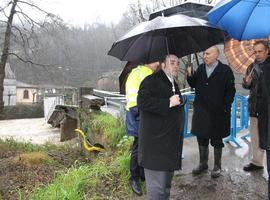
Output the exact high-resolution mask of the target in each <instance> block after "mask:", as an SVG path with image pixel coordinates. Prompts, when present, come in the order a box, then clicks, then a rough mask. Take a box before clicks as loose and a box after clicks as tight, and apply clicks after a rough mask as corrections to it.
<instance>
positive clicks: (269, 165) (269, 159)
mask: <svg viewBox="0 0 270 200" xmlns="http://www.w3.org/2000/svg"><path fill="white" fill-rule="evenodd" d="M266 162H267V173H268V199H270V150H266Z"/></svg>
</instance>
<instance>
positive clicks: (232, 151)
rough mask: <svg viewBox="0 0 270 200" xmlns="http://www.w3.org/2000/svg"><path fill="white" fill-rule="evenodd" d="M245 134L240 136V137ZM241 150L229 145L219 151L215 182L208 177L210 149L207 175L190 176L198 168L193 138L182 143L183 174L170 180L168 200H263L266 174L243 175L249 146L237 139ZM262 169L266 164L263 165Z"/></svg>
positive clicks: (210, 167)
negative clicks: (218, 175)
mask: <svg viewBox="0 0 270 200" xmlns="http://www.w3.org/2000/svg"><path fill="white" fill-rule="evenodd" d="M243 134H245V133H242V134H241V133H240V134H239V135H238V136H239V137H240V136H241V135H243ZM239 142H240V144H241V146H242V148H235V147H234V146H233V145H231V144H227V143H226V145H225V148H224V149H223V159H222V167H223V172H222V176H221V177H219V178H217V179H212V178H211V177H210V171H211V169H212V168H213V149H212V148H210V153H209V156H210V158H209V171H208V173H204V174H202V175H199V176H193V175H192V174H191V171H192V169H193V168H194V167H195V166H196V165H197V164H198V159H199V158H198V149H197V144H196V140H195V138H194V137H193V138H188V139H185V145H184V160H183V170H182V172H181V173H180V175H179V176H175V177H174V181H173V186H172V190H171V199H175V200H177V199H179V200H180V199H181V200H266V199H268V197H267V188H268V185H267V171H266V167H265V169H264V170H259V171H256V172H252V173H247V172H245V171H243V169H242V168H243V166H244V165H245V164H247V163H248V161H249V159H250V156H251V155H250V152H249V148H250V143H249V141H248V140H243V139H239ZM265 166H266V164H265Z"/></svg>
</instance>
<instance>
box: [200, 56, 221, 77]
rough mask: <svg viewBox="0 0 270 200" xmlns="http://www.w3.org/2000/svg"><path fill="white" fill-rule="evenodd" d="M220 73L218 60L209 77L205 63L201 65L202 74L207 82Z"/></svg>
mask: <svg viewBox="0 0 270 200" xmlns="http://www.w3.org/2000/svg"><path fill="white" fill-rule="evenodd" d="M220 71H221V62H220V61H219V60H218V65H217V66H216V68H215V69H214V71H213V72H212V74H211V75H210V76H209V77H207V74H206V65H205V63H204V64H203V72H204V73H203V74H204V78H205V79H208V80H209V79H211V78H212V77H214V76H216V75H217V74H218V73H219V72H220Z"/></svg>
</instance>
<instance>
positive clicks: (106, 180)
mask: <svg viewBox="0 0 270 200" xmlns="http://www.w3.org/2000/svg"><path fill="white" fill-rule="evenodd" d="M129 157H130V156H129V154H128V153H126V154H122V155H117V156H116V155H115V156H113V157H111V156H110V157H103V158H102V159H100V160H98V161H97V162H96V163H95V164H93V165H92V166H89V165H82V166H76V165H75V166H73V167H72V168H70V169H69V170H68V171H67V173H61V174H59V175H58V176H57V177H56V179H55V180H54V181H53V182H52V183H51V184H49V185H48V186H46V187H39V188H38V189H37V190H36V191H35V192H34V194H33V195H32V196H31V197H30V198H29V199H31V200H43V199H44V200H47V199H48V197H50V199H52V200H57V199H76V200H80V199H108V198H110V199H119V198H120V199H125V198H124V197H128V196H130V190H129V188H128V184H127V183H128V179H129Z"/></svg>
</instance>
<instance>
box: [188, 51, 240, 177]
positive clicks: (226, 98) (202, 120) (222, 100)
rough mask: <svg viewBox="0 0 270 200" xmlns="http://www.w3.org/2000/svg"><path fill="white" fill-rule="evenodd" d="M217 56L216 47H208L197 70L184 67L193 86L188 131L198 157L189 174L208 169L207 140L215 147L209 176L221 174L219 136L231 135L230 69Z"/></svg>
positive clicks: (231, 91)
mask: <svg viewBox="0 0 270 200" xmlns="http://www.w3.org/2000/svg"><path fill="white" fill-rule="evenodd" d="M218 57H219V50H218V48H217V47H216V46H213V47H210V48H209V49H207V50H206V51H205V52H204V54H203V59H204V63H203V64H201V65H200V66H199V67H198V69H197V70H196V71H193V70H192V69H191V67H188V68H187V81H188V83H189V85H190V87H192V88H195V99H194V102H193V118H192V128H191V133H192V134H193V135H195V136H197V142H198V145H199V157H200V162H199V165H198V166H197V167H196V168H195V169H193V171H192V173H193V174H194V175H198V174H201V173H203V172H207V170H208V154H209V149H208V146H209V142H210V143H211V145H212V146H213V147H214V167H213V170H212V171H211V177H212V178H217V177H219V176H220V174H221V156H222V148H223V147H224V144H223V141H222V139H223V138H224V137H227V136H229V135H230V120H231V105H232V102H233V100H234V95H235V85H234V75H233V72H232V70H231V69H230V67H229V66H228V65H225V64H223V63H221V62H220V61H219V60H218Z"/></svg>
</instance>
